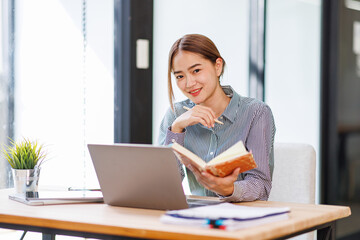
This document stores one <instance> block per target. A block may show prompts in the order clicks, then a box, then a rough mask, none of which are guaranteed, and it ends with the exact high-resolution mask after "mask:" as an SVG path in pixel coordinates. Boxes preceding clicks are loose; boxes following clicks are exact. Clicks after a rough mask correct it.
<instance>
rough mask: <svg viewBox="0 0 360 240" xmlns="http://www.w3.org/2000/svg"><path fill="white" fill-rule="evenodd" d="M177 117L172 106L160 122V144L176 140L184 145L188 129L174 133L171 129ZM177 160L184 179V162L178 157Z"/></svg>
mask: <svg viewBox="0 0 360 240" xmlns="http://www.w3.org/2000/svg"><path fill="white" fill-rule="evenodd" d="M175 119H176V116H175V114H174V112H173V111H172V109H171V108H169V109H168V111H167V112H166V114H165V116H164V118H163V120H162V121H161V124H160V133H159V139H158V144H160V145H168V144H170V143H172V142H173V141H176V142H177V143H178V144H181V145H182V146H184V141H185V132H186V131H184V132H182V133H174V132H172V131H171V125H172V123H173V122H174V121H175ZM176 160H177V162H178V166H179V171H180V174H181V177H182V179H184V177H185V172H184V168H183V166H182V163H181V162H180V161H179V160H178V159H176Z"/></svg>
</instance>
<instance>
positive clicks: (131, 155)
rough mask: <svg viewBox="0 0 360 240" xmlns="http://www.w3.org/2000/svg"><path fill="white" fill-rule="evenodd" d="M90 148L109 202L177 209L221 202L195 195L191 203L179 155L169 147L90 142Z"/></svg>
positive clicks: (150, 207) (130, 205)
mask: <svg viewBox="0 0 360 240" xmlns="http://www.w3.org/2000/svg"><path fill="white" fill-rule="evenodd" d="M88 149H89V152H90V156H91V159H92V161H93V164H94V168H95V172H96V175H97V177H98V180H99V184H100V188H101V191H102V193H103V196H104V202H105V203H106V204H109V205H113V206H121V207H136V208H147V209H160V210H175V209H184V208H188V207H190V206H199V205H208V204H217V203H220V202H221V200H220V199H218V198H213V199H211V200H198V201H196V199H192V200H191V205H190V206H189V204H188V203H187V200H186V196H185V194H184V190H183V188H182V179H181V175H180V172H179V169H178V164H177V161H176V158H175V155H174V153H173V151H172V150H171V149H170V148H169V147H166V146H153V145H147V144H111V145H102V144H88Z"/></svg>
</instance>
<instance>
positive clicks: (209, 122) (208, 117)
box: [190, 105, 215, 127]
mask: <svg viewBox="0 0 360 240" xmlns="http://www.w3.org/2000/svg"><path fill="white" fill-rule="evenodd" d="M190 113H191V115H192V116H194V117H198V118H201V119H202V120H204V121H205V122H206V124H203V123H201V124H203V125H204V126H206V127H214V124H215V114H214V112H213V111H212V110H211V109H210V108H208V107H204V106H198V105H197V106H195V107H193V108H192V109H191V110H190Z"/></svg>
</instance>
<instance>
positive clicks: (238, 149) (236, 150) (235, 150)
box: [208, 141, 248, 164]
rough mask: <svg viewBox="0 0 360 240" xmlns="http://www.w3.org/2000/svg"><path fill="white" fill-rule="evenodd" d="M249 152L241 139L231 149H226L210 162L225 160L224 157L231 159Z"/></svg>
mask: <svg viewBox="0 0 360 240" xmlns="http://www.w3.org/2000/svg"><path fill="white" fill-rule="evenodd" d="M247 153H248V152H247V151H246V149H245V146H244V144H243V143H242V141H239V142H237V143H235V144H234V145H233V146H231V147H230V148H229V149H227V150H225V151H224V152H222V153H221V154H219V155H218V156H217V157H215V158H214V159H212V160H211V161H210V162H209V163H208V164H215V163H218V162H221V161H223V160H224V159H226V160H230V159H232V158H235V157H238V156H242V155H245V154H247Z"/></svg>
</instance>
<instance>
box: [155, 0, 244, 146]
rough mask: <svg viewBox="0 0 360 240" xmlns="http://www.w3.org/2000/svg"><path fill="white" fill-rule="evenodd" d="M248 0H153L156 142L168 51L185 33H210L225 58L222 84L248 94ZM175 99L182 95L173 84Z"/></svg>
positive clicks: (163, 108)
mask: <svg viewBox="0 0 360 240" xmlns="http://www.w3.org/2000/svg"><path fill="white" fill-rule="evenodd" d="M248 9H249V6H248V1H247V0H227V1H218V0H182V1H178V0H155V1H154V46H153V47H154V56H153V65H154V68H153V79H154V85H153V96H154V97H153V109H154V110H153V143H157V138H158V131H159V126H160V122H161V120H162V117H163V116H164V114H165V112H166V110H167V109H168V108H169V101H168V95H167V66H168V62H167V61H168V53H169V50H170V48H171V46H172V44H173V43H174V42H175V41H176V40H177V39H179V38H180V37H182V36H183V35H185V34H188V33H199V34H204V35H206V36H207V37H209V38H210V39H211V40H212V41H213V42H214V43H215V45H216V46H217V47H218V49H219V51H220V54H221V55H222V57H223V58H224V59H225V61H226V64H227V68H226V69H225V73H224V78H223V80H222V84H223V85H229V84H230V85H231V86H233V88H234V89H235V90H236V91H237V92H238V93H240V94H242V95H248V80H247V79H248V28H249V27H248V18H249V17H248V12H249V11H248ZM173 87H174V93H175V97H176V101H179V100H182V99H184V98H183V96H182V93H181V92H180V91H179V90H178V89H177V86H176V84H173Z"/></svg>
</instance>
